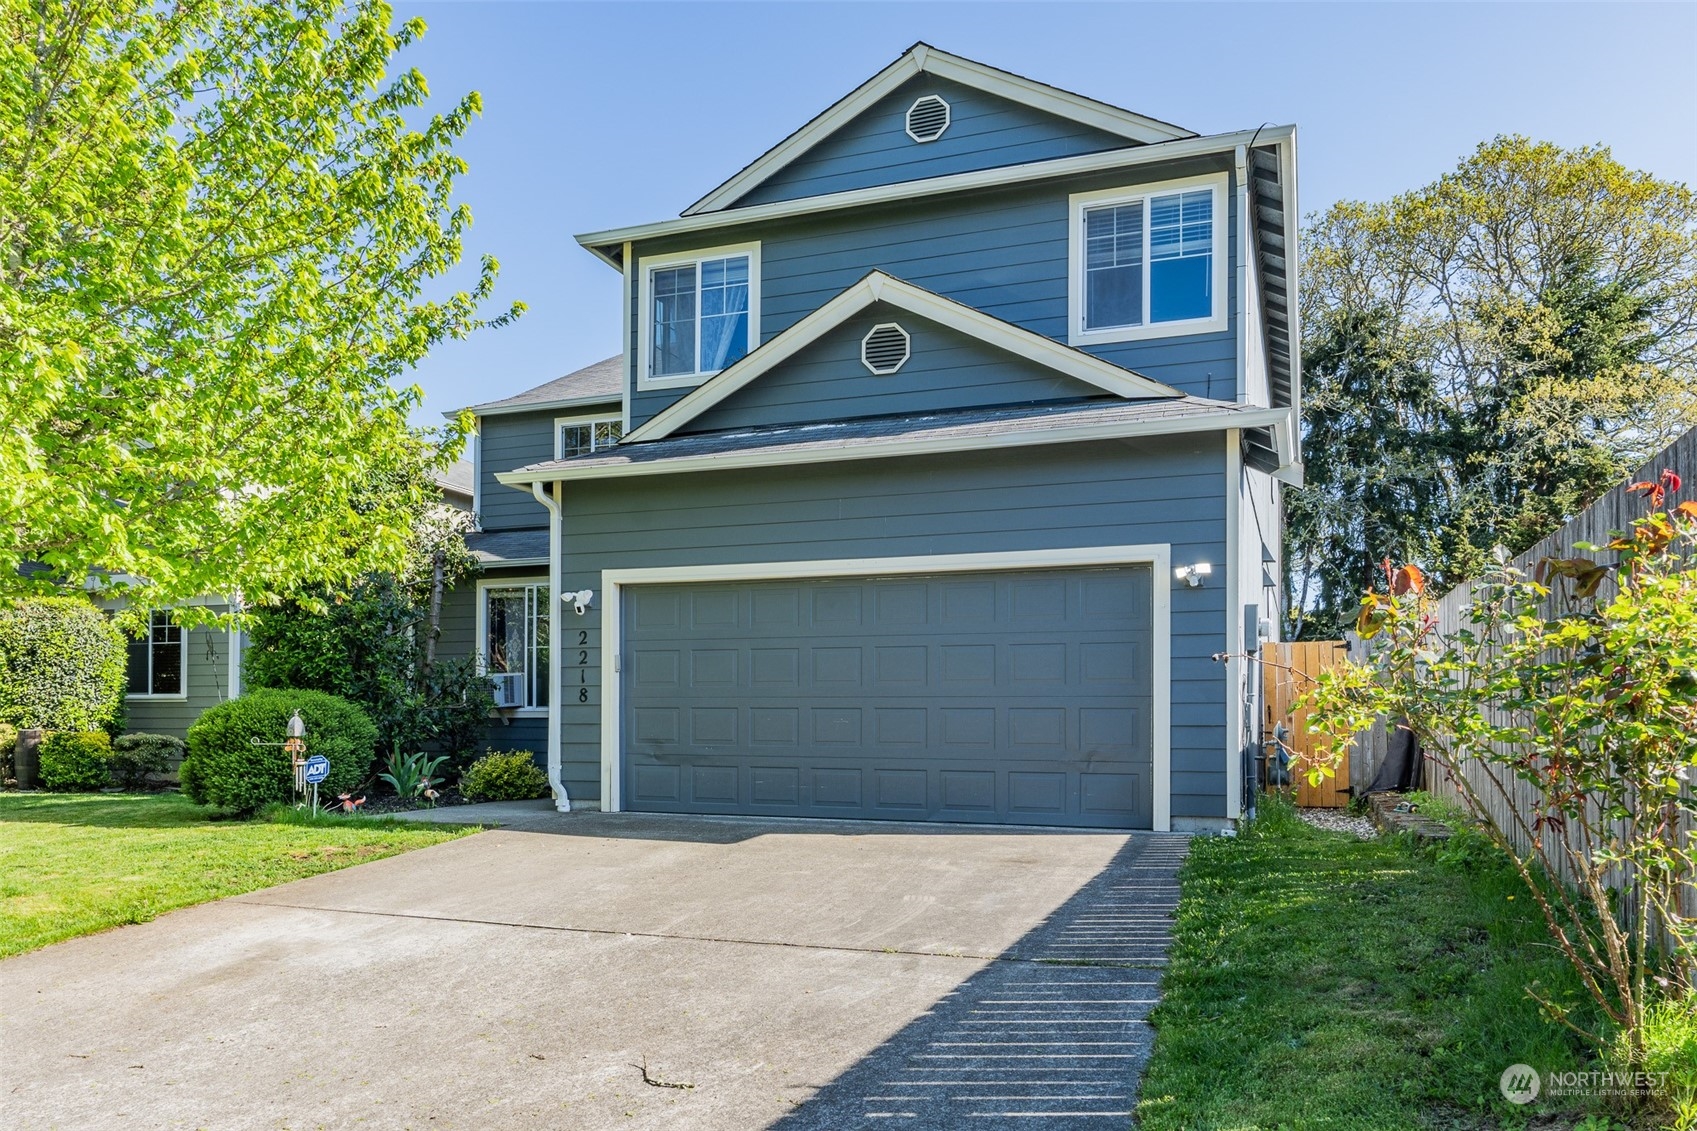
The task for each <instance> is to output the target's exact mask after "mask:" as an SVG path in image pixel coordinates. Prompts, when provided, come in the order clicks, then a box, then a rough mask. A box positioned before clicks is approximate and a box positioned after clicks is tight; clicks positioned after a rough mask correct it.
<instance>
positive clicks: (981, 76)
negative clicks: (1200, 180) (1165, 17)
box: [682, 43, 1196, 216]
mask: <svg viewBox="0 0 1697 1131" xmlns="http://www.w3.org/2000/svg"><path fill="white" fill-rule="evenodd" d="M921 73H924V74H929V75H935V76H936V77H937V78H940V79H946V80H948V81H949V82H954V83H959V84H960V85H961V86H967V87H971V88H973V89H974V90H981V91H984V92H985V93H987V94H994V95H998V96H1000V97H1002V98H1006V99H1007V100H1009V101H1010V102H1018V103H1020V104H1021V105H1025V106H1029V107H1031V108H1033V109H1036V110H1042V111H1045V112H1046V113H1050V114H1054V115H1056V116H1057V117H1061V118H1067V119H1070V120H1072V121H1075V122H1079V123H1081V124H1083V125H1087V126H1092V127H1094V128H1096V129H1099V130H1105V131H1107V132H1108V133H1112V134H1118V135H1119V136H1120V137H1123V138H1127V139H1128V140H1131V141H1135V142H1138V143H1139V144H1144V145H1149V144H1156V143H1160V142H1165V141H1174V140H1177V139H1179V138H1190V137H1195V136H1196V133H1195V131H1194V130H1187V129H1184V128H1182V127H1180V126H1175V125H1173V124H1172V123H1170V122H1163V121H1161V120H1159V119H1157V118H1150V117H1146V116H1144V115H1142V114H1136V113H1133V112H1132V111H1130V110H1122V109H1120V108H1119V107H1117V106H1111V105H1109V104H1108V103H1106V102H1100V101H1098V100H1096V99H1094V98H1086V97H1085V96H1083V95H1081V94H1073V93H1072V92H1071V91H1065V90H1061V89H1059V88H1057V87H1052V86H1049V85H1047V84H1046V83H1040V82H1036V81H1034V80H1032V79H1028V78H1025V77H1024V76H1022V75H1016V74H1013V73H1011V72H1009V71H1003V70H1000V69H998V68H996V67H990V66H986V65H985V64H983V63H978V62H974V61H973V60H971V59H965V58H962V57H961V56H959V55H951V54H949V53H948V52H947V51H939V50H937V49H936V48H935V47H929V46H927V45H926V44H923V43H921V44H917V45H916V46H914V47H913V48H912V49H910V50H908V51H906V52H904V53H903V54H902V56H901V57H900V58H898V59H897V60H896V61H895V62H893V63H891V64H890V65H889V66H887V67H885V68H884V69H883V70H881V71H879V72H878V73H877V74H875V75H873V76H872V77H871V78H869V79H867V80H866V81H865V82H863V83H861V84H860V85H859V86H857V87H856V88H855V89H854V90H852V91H850V92H849V93H848V94H847V95H845V96H844V97H842V98H841V99H838V100H837V101H836V102H834V103H832V104H831V106H830V107H829V108H828V109H826V110H825V111H824V112H823V113H821V114H819V115H818V116H816V117H815V118H813V119H812V120H811V121H809V122H808V123H807V124H806V125H804V126H802V127H801V128H800V129H798V130H796V131H795V132H794V133H793V134H791V135H790V136H789V137H787V138H785V139H784V140H783V141H781V142H779V143H778V144H777V145H775V146H773V147H772V148H771V149H769V150H767V151H766V152H765V153H764V154H762V155H761V156H760V157H757V158H756V159H755V160H754V161H753V162H751V163H750V164H749V165H748V166H747V167H745V168H744V169H743V170H742V171H741V172H740V173H738V174H736V176H734V177H732V178H731V179H730V180H728V181H726V182H725V183H724V184H722V185H720V186H719V187H718V188H716V189H714V190H713V191H712V192H710V193H708V194H707V195H706V196H704V197H702V198H701V199H700V200H698V201H696V202H695V203H694V204H692V205H690V206H689V207H688V208H686V209H684V210H683V213H682V215H684V216H700V215H703V214H706V213H711V212H717V211H720V210H723V209H726V208H729V207H730V206H731V205H733V204H735V203H736V202H737V201H738V200H739V199H741V198H742V197H744V196H746V195H747V194H748V193H750V192H752V191H753V190H754V189H755V188H757V187H758V186H759V185H760V184H762V183H763V182H764V181H766V180H768V179H769V178H771V177H772V176H773V175H774V174H776V173H778V172H780V171H781V170H782V169H784V168H785V167H786V166H787V165H789V164H790V163H791V162H792V161H794V160H796V158H798V157H800V156H801V155H802V154H804V153H806V152H807V151H808V150H810V149H812V148H813V147H814V146H815V145H818V144H819V143H820V142H822V141H824V140H825V139H826V138H828V137H830V136H831V135H832V134H833V133H835V132H836V131H837V130H839V129H841V128H842V127H843V126H845V125H847V124H848V123H849V122H851V121H853V120H854V119H855V118H856V117H858V116H859V115H860V114H862V113H864V112H865V111H866V110H868V109H870V108H871V107H872V106H873V105H875V104H876V103H877V102H878V101H879V100H880V99H882V98H883V97H884V96H885V95H887V94H889V93H890V92H891V91H893V90H895V89H896V88H897V87H899V86H901V85H902V84H903V83H905V82H907V81H908V80H909V79H911V78H913V77H915V76H916V75H919V74H921Z"/></svg>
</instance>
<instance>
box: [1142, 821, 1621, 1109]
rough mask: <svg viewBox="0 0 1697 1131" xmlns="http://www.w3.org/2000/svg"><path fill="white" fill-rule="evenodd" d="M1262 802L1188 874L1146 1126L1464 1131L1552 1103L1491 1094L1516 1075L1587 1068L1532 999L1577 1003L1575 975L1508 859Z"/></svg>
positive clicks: (1196, 856) (1148, 1089) (1208, 847)
mask: <svg viewBox="0 0 1697 1131" xmlns="http://www.w3.org/2000/svg"><path fill="white" fill-rule="evenodd" d="M1265 811H1266V817H1265V819H1263V820H1261V821H1259V822H1256V823H1255V824H1254V825H1253V826H1251V827H1250V828H1248V829H1247V830H1246V831H1245V832H1244V834H1243V835H1241V836H1239V837H1237V838H1235V839H1226V838H1215V839H1202V838H1198V839H1197V840H1196V841H1195V842H1194V847H1193V848H1192V850H1191V855H1190V859H1189V861H1188V862H1187V863H1186V865H1185V867H1184V870H1183V873H1182V884H1183V888H1182V898H1181V902H1180V906H1179V911H1178V916H1177V922H1176V924H1175V931H1174V945H1173V949H1172V953H1171V966H1170V967H1169V969H1168V971H1167V974H1166V978H1165V982H1164V986H1165V1000H1164V1002H1163V1003H1162V1004H1161V1005H1160V1006H1159V1007H1158V1008H1157V1009H1156V1011H1155V1013H1154V1015H1153V1017H1152V1019H1151V1020H1152V1021H1153V1023H1154V1025H1155V1029H1156V1041H1155V1050H1154V1055H1153V1058H1152V1060H1151V1061H1150V1064H1149V1067H1148V1071H1147V1072H1146V1074H1145V1076H1144V1079H1143V1088H1142V1095H1143V1099H1142V1102H1141V1103H1140V1105H1139V1116H1140V1118H1141V1121H1142V1127H1143V1128H1145V1129H1146V1131H1167V1129H1173V1131H1180V1129H1182V1131H1210V1129H1218V1131H1225V1129H1231V1131H1251V1129H1274V1128H1292V1129H1314V1131H1322V1129H1325V1131H1334V1129H1335V1131H1379V1129H1384V1131H1407V1129H1411V1128H1415V1129H1417V1128H1445V1129H1456V1131H1460V1129H1469V1131H1471V1129H1474V1128H1487V1127H1491V1128H1494V1127H1520V1126H1526V1121H1527V1120H1528V1119H1533V1120H1537V1119H1539V1118H1541V1117H1548V1116H1549V1115H1550V1114H1551V1113H1552V1112H1553V1111H1560V1110H1561V1107H1560V1105H1559V1104H1558V1105H1557V1107H1556V1108H1554V1109H1546V1108H1544V1107H1543V1106H1541V1102H1540V1104H1534V1105H1532V1106H1531V1108H1530V1109H1527V1108H1516V1107H1511V1106H1510V1105H1509V1104H1508V1103H1506V1102H1505V1101H1504V1100H1503V1099H1502V1097H1501V1095H1500V1093H1499V1091H1498V1081H1499V1078H1500V1075H1501V1073H1502V1072H1503V1070H1504V1069H1505V1068H1507V1067H1508V1066H1510V1065H1511V1064H1516V1063H1522V1064H1528V1065H1532V1066H1533V1067H1535V1068H1537V1069H1538V1070H1539V1071H1549V1070H1563V1069H1568V1068H1584V1067H1587V1066H1588V1061H1589V1058H1588V1055H1587V1052H1586V1050H1585V1049H1584V1048H1583V1047H1582V1044H1581V1043H1579V1042H1577V1039H1576V1038H1575V1039H1570V1037H1569V1035H1568V1034H1567V1033H1566V1032H1565V1031H1564V1030H1561V1029H1558V1028H1557V1027H1555V1026H1554V1025H1552V1024H1551V1023H1549V1022H1547V1021H1545V1020H1544V1019H1543V1018H1542V1016H1541V1015H1540V1013H1539V1010H1538V1008H1537V1006H1536V1004H1535V1003H1533V1002H1532V1001H1530V1000H1529V999H1528V998H1527V997H1526V996H1525V993H1524V987H1525V986H1526V985H1527V984H1528V983H1530V982H1532V981H1534V980H1536V981H1539V982H1540V983H1541V984H1542V985H1543V987H1544V988H1545V991H1546V992H1551V991H1553V992H1555V993H1556V994H1557V996H1558V999H1564V1000H1575V1001H1577V998H1578V991H1577V988H1576V987H1577V979H1576V978H1575V977H1574V976H1573V975H1572V973H1571V972H1570V970H1569V969H1568V967H1567V966H1566V964H1565V962H1564V961H1563V960H1562V959H1561V957H1560V956H1559V955H1558V954H1556V953H1555V951H1554V950H1553V949H1552V948H1551V947H1550V946H1549V944H1548V941H1547V938H1546V935H1545V932H1544V927H1543V925H1542V922H1541V920H1539V919H1538V918H1537V916H1536V912H1535V910H1534V908H1533V906H1532V905H1531V904H1530V902H1529V900H1528V898H1527V896H1526V893H1525V891H1524V890H1523V889H1522V888H1521V883H1520V880H1519V879H1518V878H1517V877H1515V876H1514V875H1513V874H1512V873H1511V872H1510V871H1509V870H1508V868H1507V864H1506V861H1503V860H1501V858H1493V857H1491V856H1490V855H1488V854H1487V853H1485V852H1484V851H1478V850H1470V851H1462V850H1460V849H1451V850H1447V851H1446V852H1445V853H1444V854H1443V858H1440V855H1439V854H1438V853H1436V852H1434V850H1432V849H1422V850H1416V849H1414V848H1413V847H1411V846H1410V845H1409V844H1408V843H1406V842H1405V841H1403V840H1400V839H1381V840H1375V841H1359V840H1356V839H1354V838H1352V837H1348V836H1345V835H1343V834H1340V833H1322V832H1319V831H1317V830H1314V829H1312V828H1310V827H1309V826H1307V825H1304V824H1302V823H1301V822H1300V821H1298V820H1297V819H1296V818H1295V816H1294V813H1293V812H1292V811H1291V810H1290V809H1288V808H1281V807H1278V806H1268V807H1267V808H1266V810H1265ZM1463 843H1464V845H1465V844H1467V843H1469V842H1463ZM1581 1015H1583V1014H1581ZM1570 1104H1571V1101H1570ZM1532 1126H1539V1127H1543V1126H1564V1127H1565V1126H1571V1122H1570V1121H1567V1120H1561V1121H1558V1122H1553V1123H1537V1122H1535V1123H1533V1124H1532Z"/></svg>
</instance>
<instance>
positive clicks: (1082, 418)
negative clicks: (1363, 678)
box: [450, 44, 1302, 830]
mask: <svg viewBox="0 0 1697 1131" xmlns="http://www.w3.org/2000/svg"><path fill="white" fill-rule="evenodd" d="M709 124H710V123H708V122H706V121H705V120H704V121H703V126H704V127H705V126H708V125H709ZM1296 220H1297V202H1296V133H1295V130H1294V128H1293V127H1289V126H1262V127H1259V128H1254V129H1248V130H1244V131H1241V132H1237V133H1227V134H1215V135H1209V136H1201V135H1198V134H1196V133H1194V132H1192V131H1190V130H1187V129H1184V128H1182V127H1179V126H1175V125H1172V124H1170V123H1168V122H1164V121H1160V120H1158V119H1155V118H1150V117H1145V116H1144V115H1142V114H1137V113H1133V112H1131V111H1127V110H1122V109H1119V108H1117V107H1114V106H1109V105H1106V104H1104V103H1101V102H1097V101H1095V100H1093V99H1090V98H1086V97H1083V96H1080V95H1077V94H1072V93H1069V92H1067V91H1064V90H1061V89H1058V88H1056V87H1052V86H1048V85H1045V84H1043V83H1040V82H1035V81H1033V80H1030V79H1026V78H1022V77H1020V76H1018V75H1014V74H1009V73H1007V72H1005V71H1001V70H997V69H995V68H992V67H988V66H985V65H983V64H981V63H976V62H972V61H970V60H967V59H962V58H959V57H957V56H954V55H950V54H948V53H946V52H943V51H939V50H937V49H935V48H932V47H929V46H926V45H924V44H919V45H916V46H914V47H913V48H911V49H910V50H908V51H906V52H904V53H903V54H902V55H901V56H900V57H899V58H898V59H897V60H896V61H895V62H894V63H892V64H890V65H889V66H888V67H886V68H884V69H883V70H882V71H880V72H878V73H877V74H876V75H874V76H873V77H872V78H871V79H869V80H868V81H867V82H865V83H864V84H862V85H861V86H860V87H858V88H857V89H855V90H854V91H852V92H850V93H849V94H848V95H847V96H846V97H844V98H843V99H842V100H840V101H839V102H837V103H836V104H834V105H833V106H831V107H830V108H828V109H827V110H825V111H824V112H823V113H821V114H820V115H819V116H817V117H816V118H814V119H813V120H812V121H810V122H808V123H807V124H806V125H804V126H802V127H801V128H800V129H798V130H797V131H796V132H795V133H793V134H791V135H790V136H789V137H787V138H785V139H783V140H782V141H780V142H779V143H778V144H777V145H776V146H774V147H773V148H772V149H770V150H769V151H767V152H766V153H765V154H763V155H761V156H760V157H758V158H757V159H756V160H754V161H753V162H752V163H751V164H749V165H748V166H747V167H746V168H744V169H743V170H742V171H741V172H739V173H738V174H737V175H736V176H734V177H732V178H731V179H730V180H728V181H726V182H725V183H724V184H722V185H720V186H719V187H717V188H715V189H713V190H712V191H711V192H709V193H708V194H707V195H706V196H704V197H702V198H701V199H700V200H698V201H696V202H695V203H694V204H692V205H690V206H689V207H688V208H686V209H685V210H684V211H683V213H682V214H681V215H680V216H679V217H677V218H675V219H668V220H660V221H657V222H654V223H646V224H638V225H634V226H631V227H626V228H617V229H613V230H609V231H600V232H591V233H589V234H586V235H582V236H579V237H578V242H579V243H580V244H581V245H582V246H583V247H584V248H586V249H587V250H588V251H589V252H590V253H591V254H594V255H595V256H597V257H599V258H600V259H601V260H602V261H604V262H605V263H606V264H607V265H608V266H609V267H610V268H612V269H613V271H614V272H615V273H616V277H617V283H616V285H618V286H619V287H621V288H622V289H621V291H620V295H621V300H620V308H621V310H623V311H624V322H625V324H624V326H623V328H622V335H621V345H622V351H621V353H620V354H619V355H618V356H617V357H614V358H610V359H608V360H607V361H605V362H602V363H600V364H597V365H595V366H591V367H590V368H588V369H586V370H583V371H581V372H578V373H574V374H571V375H569V376H567V377H564V378H561V379H560V380H558V381H555V382H551V383H550V384H548V385H544V386H541V387H540V388H538V389H533V390H530V391H528V392H526V393H522V394H520V395H518V396H516V397H511V398H508V399H506V400H502V401H495V402H491V403H489V404H485V405H481V406H478V407H477V410H476V411H477V413H478V416H479V425H480V441H479V445H478V453H477V464H478V467H477V487H476V501H475V506H476V508H477V510H478V512H479V515H480V518H481V523H482V531H483V532H482V533H481V534H479V535H477V536H476V538H475V540H474V544H475V546H476V548H477V550H478V552H479V554H480V555H481V556H482V557H483V559H484V562H485V566H486V570H485V574H484V576H483V578H482V579H481V580H480V581H479V582H478V584H477V592H476V594H475V596H474V597H473V598H470V599H466V600H461V601H459V602H457V603H456V604H455V605H454V610H455V612H454V616H455V618H456V619H455V621H454V623H453V625H451V626H450V632H451V634H457V637H458V638H460V639H462V641H463V642H464V643H465V644H466V646H470V647H475V648H477V649H478V650H479V652H480V653H481V654H482V655H483V656H484V659H485V663H486V666H487V668H488V670H489V671H490V672H491V673H492V674H493V675H494V677H495V678H496V680H497V685H498V690H499V693H500V697H501V701H502V703H503V704H504V707H503V715H504V716H506V717H507V718H508V719H509V722H510V726H511V727H513V728H515V729H513V730H512V732H511V734H510V735H509V736H507V737H503V738H501V739H500V744H502V745H506V746H514V745H519V744H521V743H529V744H534V747H535V748H536V749H538V751H539V752H541V751H543V750H545V751H546V757H547V764H548V770H549V775H550V778H551V779H552V781H553V782H554V786H555V793H556V800H557V803H558V805H559V806H560V807H561V808H567V807H591V808H593V807H600V808H603V809H610V810H630V811H644V812H672V813H724V814H762V815H796V816H812V817H849V818H888V819H902V820H929V821H969V822H1007V823H1020V824H1038V825H1074V826H1098V827H1114V828H1146V829H1194V830H1211V829H1221V828H1224V827H1226V826H1228V825H1229V824H1230V823H1231V822H1232V821H1234V820H1235V819H1236V818H1237V817H1238V816H1239V814H1240V813H1241V812H1242V809H1243V804H1244V786H1245V778H1246V768H1247V766H1248V765H1249V756H1250V755H1251V753H1252V751H1253V749H1254V747H1255V744H1256V742H1257V741H1258V734H1257V719H1258V717H1259V716H1258V706H1257V701H1256V691H1255V688H1254V686H1253V683H1254V680H1252V679H1250V678H1249V676H1250V674H1251V673H1250V672H1249V671H1248V670H1247V667H1248V665H1246V664H1244V663H1243V662H1242V661H1241V660H1240V659H1238V658H1237V657H1238V656H1240V655H1242V654H1244V653H1246V652H1249V651H1251V650H1253V649H1255V648H1256V646H1257V645H1258V643H1259V642H1260V641H1261V640H1262V639H1265V638H1267V637H1268V636H1269V635H1270V634H1271V632H1272V631H1274V626H1275V625H1276V623H1277V619H1278V618H1277V615H1276V612H1275V610H1274V607H1273V602H1274V598H1275V592H1276V591H1275V590H1274V589H1273V587H1272V586H1273V578H1275V577H1277V575H1278V563H1277V555H1278V553H1279V545H1280V540H1279V532H1280V522H1281V509H1282V508H1281V491H1282V490H1283V487H1284V485H1286V484H1294V483H1299V482H1300V479H1301V466H1302V465H1301V457H1300V453H1299V451H1298V448H1297V428H1296V420H1297V410H1298V404H1299V397H1300V390H1299V388H1298V382H1297V374H1298V373H1299V371H1300V366H1299V361H1298V359H1297V357H1296V356H1295V350H1296V341H1297V336H1298V335H1297V328H1296V326H1295V320H1296V302H1295V295H1294V293H1293V292H1294V289H1295V284H1296V258H1295V256H1296V239H1297V233H1296ZM610 282H612V280H610ZM1220 653H1224V654H1226V656H1227V657H1228V659H1226V660H1224V661H1223V662H1222V661H1220V660H1216V659H1215V658H1214V657H1215V656H1216V654H1220Z"/></svg>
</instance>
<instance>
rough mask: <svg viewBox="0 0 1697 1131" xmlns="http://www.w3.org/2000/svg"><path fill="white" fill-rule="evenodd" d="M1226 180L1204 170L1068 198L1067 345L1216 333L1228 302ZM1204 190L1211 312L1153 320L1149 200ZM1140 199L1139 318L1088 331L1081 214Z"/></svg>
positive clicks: (1224, 320) (1224, 318) (1223, 324)
mask: <svg viewBox="0 0 1697 1131" xmlns="http://www.w3.org/2000/svg"><path fill="white" fill-rule="evenodd" d="M1229 187H1230V178H1228V177H1227V175H1226V174H1224V173H1208V174H1206V175H1204V176H1200V177H1184V178H1182V179H1180V180H1176V181H1151V182H1149V183H1146V184H1137V185H1126V186H1123V187H1120V188H1110V189H1098V190H1096V191H1094V192H1075V193H1072V194H1070V195H1069V196H1068V197H1067V343H1068V344H1069V345H1074V346H1094V345H1105V344H1107V343H1110V342H1132V341H1142V340H1145V339H1148V338H1177V337H1182V336H1184V335H1186V334H1217V333H1219V332H1220V331H1221V330H1224V329H1225V328H1226V325H1227V317H1228V313H1229V309H1228V308H1229V304H1228V303H1227V302H1226V287H1227V285H1228V282H1227V279H1228V277H1227V273H1226V272H1227V268H1228V267H1229V265H1230V264H1229V261H1228V254H1229V247H1230V244H1229V241H1228V239H1227V232H1228V230H1229V229H1228V227H1227V225H1226V213H1227V212H1228V211H1229V206H1228V196H1227V193H1228V191H1229ZM1200 188H1206V189H1209V190H1210V191H1211V192H1212V193H1213V200H1214V203H1213V208H1212V212H1213V229H1214V230H1213V237H1212V244H1211V251H1210V257H1211V260H1212V273H1213V278H1212V279H1211V280H1210V285H1211V287H1212V289H1213V292H1214V301H1213V305H1214V310H1213V313H1212V314H1210V315H1209V316H1208V317H1206V318H1188V319H1185V320H1184V321H1182V322H1151V321H1150V320H1149V310H1150V304H1151V303H1152V302H1153V296H1152V294H1151V287H1150V285H1149V284H1150V280H1149V272H1150V268H1151V266H1152V261H1151V259H1150V257H1149V226H1150V223H1151V222H1152V217H1151V212H1152V210H1151V209H1150V208H1149V201H1150V199H1151V198H1153V197H1156V196H1165V195H1168V194H1170V193H1177V192H1186V191H1194V190H1195V189H1200ZM1134 200H1136V201H1142V202H1143V206H1144V207H1143V321H1142V322H1141V323H1140V324H1138V325H1136V326H1115V327H1107V328H1103V329H1100V330H1088V329H1086V328H1085V325H1084V318H1085V314H1086V310H1085V288H1084V274H1085V272H1084V263H1085V246H1084V245H1085V240H1084V214H1085V212H1086V211H1087V210H1089V209H1091V208H1098V207H1101V206H1102V205H1106V204H1127V203H1130V202H1131V201H1134Z"/></svg>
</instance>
